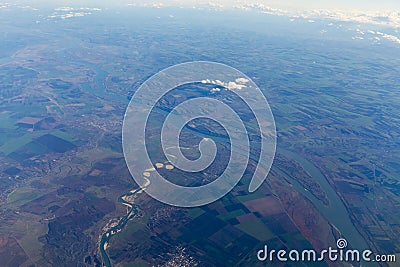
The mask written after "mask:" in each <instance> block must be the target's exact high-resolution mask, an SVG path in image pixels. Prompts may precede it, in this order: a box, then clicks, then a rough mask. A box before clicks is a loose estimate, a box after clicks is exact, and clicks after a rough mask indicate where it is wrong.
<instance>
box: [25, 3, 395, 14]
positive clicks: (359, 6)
mask: <svg viewBox="0 0 400 267" xmlns="http://www.w3.org/2000/svg"><path fill="white" fill-rule="evenodd" d="M22 2H31V3H41V4H44V3H51V4H52V5H54V4H60V5H68V4H71V5H72V4H73V5H93V6H96V5H97V6H113V5H126V4H128V3H133V4H135V3H141V4H142V3H157V2H162V3H171V4H176V5H202V4H207V3H209V2H212V3H218V4H222V5H224V6H232V5H236V4H246V3H260V4H264V5H267V6H272V7H277V8H286V9H296V10H309V9H342V10H363V11H364V10H369V11H382V10H384V11H390V10H393V11H398V12H400V0H280V1H279V0H112V1H111V0H26V1H23V0H22Z"/></svg>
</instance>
